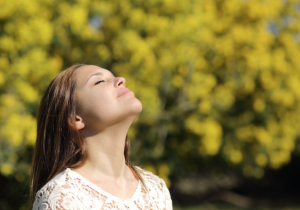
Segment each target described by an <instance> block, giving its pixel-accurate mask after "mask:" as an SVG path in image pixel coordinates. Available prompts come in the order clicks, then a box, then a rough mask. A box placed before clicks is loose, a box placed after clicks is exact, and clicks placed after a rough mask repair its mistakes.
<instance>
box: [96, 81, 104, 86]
mask: <svg viewBox="0 0 300 210" xmlns="http://www.w3.org/2000/svg"><path fill="white" fill-rule="evenodd" d="M101 82H105V81H104V80H99V81H97V82H96V83H95V85H98V84H100V83H101Z"/></svg>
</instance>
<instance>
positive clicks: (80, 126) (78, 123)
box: [75, 115, 85, 130]
mask: <svg viewBox="0 0 300 210" xmlns="http://www.w3.org/2000/svg"><path fill="white" fill-rule="evenodd" d="M75 120H76V121H75V125H76V128H77V129H78V130H82V129H83V128H84V127H85V123H84V122H83V119H82V117H80V116H78V115H76V117H75Z"/></svg>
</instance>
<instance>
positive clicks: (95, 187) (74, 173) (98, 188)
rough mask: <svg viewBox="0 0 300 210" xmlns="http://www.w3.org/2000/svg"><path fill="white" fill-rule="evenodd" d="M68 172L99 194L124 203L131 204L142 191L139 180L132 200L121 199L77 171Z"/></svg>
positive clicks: (68, 170) (68, 169) (70, 170)
mask: <svg viewBox="0 0 300 210" xmlns="http://www.w3.org/2000/svg"><path fill="white" fill-rule="evenodd" d="M66 171H67V172H69V173H71V174H72V175H75V176H76V177H77V178H80V179H82V180H83V181H85V182H86V183H88V184H89V185H90V186H91V187H92V188H93V189H94V190H96V191H98V192H99V193H101V194H104V195H106V196H109V197H113V198H115V199H116V200H121V201H123V202H130V201H131V200H134V198H135V197H136V196H137V194H139V192H140V191H141V181H140V180H138V185H137V187H136V189H135V191H134V192H133V194H132V195H131V197H130V198H126V199H125V198H120V197H118V196H115V195H113V194H111V193H109V192H107V191H105V190H103V189H102V188H101V187H99V186H98V185H96V184H95V183H93V182H92V181H90V180H88V179H87V178H85V177H84V176H82V175H80V174H79V173H77V172H76V171H73V170H72V169H70V168H67V169H66Z"/></svg>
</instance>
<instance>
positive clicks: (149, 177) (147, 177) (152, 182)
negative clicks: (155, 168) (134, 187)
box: [135, 166, 166, 189]
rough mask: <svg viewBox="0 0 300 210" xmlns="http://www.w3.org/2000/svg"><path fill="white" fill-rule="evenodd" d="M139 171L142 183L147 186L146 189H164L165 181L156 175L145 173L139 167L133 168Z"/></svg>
mask: <svg viewBox="0 0 300 210" xmlns="http://www.w3.org/2000/svg"><path fill="white" fill-rule="evenodd" d="M135 167H136V169H137V170H138V171H139V173H140V175H141V176H142V177H143V179H144V181H145V182H146V184H147V187H148V188H159V189H162V188H164V187H166V184H165V181H164V180H163V179H161V178H159V177H158V176H157V175H155V174H153V173H152V172H150V171H146V170H144V169H142V168H140V167H137V166H135Z"/></svg>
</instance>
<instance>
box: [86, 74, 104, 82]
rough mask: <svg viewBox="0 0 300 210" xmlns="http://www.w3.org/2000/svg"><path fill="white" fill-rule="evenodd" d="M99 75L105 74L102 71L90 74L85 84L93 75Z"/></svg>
mask: <svg viewBox="0 0 300 210" xmlns="http://www.w3.org/2000/svg"><path fill="white" fill-rule="evenodd" d="M98 75H100V76H103V74H102V73H101V72H97V73H95V74H92V75H91V76H89V78H88V79H87V80H86V82H85V84H86V83H87V82H88V81H89V79H90V78H91V77H92V76H98Z"/></svg>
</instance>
